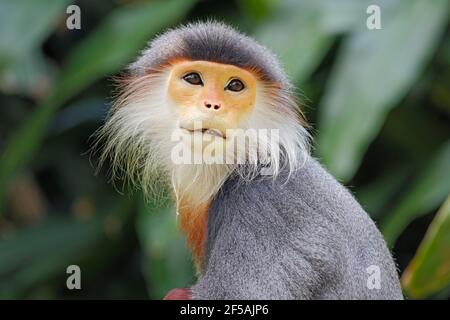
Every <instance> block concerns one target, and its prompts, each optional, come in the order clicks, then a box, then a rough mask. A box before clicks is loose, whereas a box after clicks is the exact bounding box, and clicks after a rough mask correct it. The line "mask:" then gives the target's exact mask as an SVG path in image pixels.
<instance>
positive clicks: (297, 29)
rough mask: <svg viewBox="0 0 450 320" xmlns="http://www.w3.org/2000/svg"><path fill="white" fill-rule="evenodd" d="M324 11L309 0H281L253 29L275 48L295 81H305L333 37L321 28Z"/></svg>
mask: <svg viewBox="0 0 450 320" xmlns="http://www.w3.org/2000/svg"><path fill="white" fill-rule="evenodd" d="M320 18H321V11H320V10H319V8H318V7H317V6H315V5H312V3H310V2H309V1H281V2H280V3H279V5H278V6H277V7H276V9H275V10H274V12H273V13H272V15H271V17H270V19H268V20H267V21H265V22H264V24H262V25H261V26H260V27H259V28H258V29H257V30H255V32H254V36H255V38H256V39H257V40H258V41H260V42H261V43H262V44H264V45H266V46H267V47H269V48H270V49H272V50H273V51H274V52H275V54H277V56H278V57H279V58H280V60H281V61H282V63H283V65H284V67H285V69H286V71H287V72H288V74H289V76H290V78H291V79H292V80H293V81H294V82H295V83H301V82H303V81H305V80H306V79H307V78H308V77H309V76H310V74H311V73H312V72H313V71H314V70H315V68H316V67H317V66H318V65H319V63H320V62H321V61H322V58H323V57H324V55H325V54H326V52H327V51H328V49H329V47H330V46H331V44H332V40H333V37H332V36H331V35H330V34H329V32H327V31H326V30H324V28H322V24H321V19H320Z"/></svg>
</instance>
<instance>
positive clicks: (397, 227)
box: [380, 141, 450, 246]
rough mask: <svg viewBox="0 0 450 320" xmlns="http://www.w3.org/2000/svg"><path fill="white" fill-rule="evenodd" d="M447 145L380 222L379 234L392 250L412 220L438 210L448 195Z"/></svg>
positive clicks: (449, 160)
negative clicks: (381, 234) (382, 235)
mask: <svg viewBox="0 0 450 320" xmlns="http://www.w3.org/2000/svg"><path fill="white" fill-rule="evenodd" d="M449 172H450V141H449V142H447V143H446V144H445V145H444V146H443V147H442V148H441V149H440V150H439V152H438V153H437V154H436V155H435V157H434V158H433V159H431V160H430V161H429V162H428V165H427V166H426V167H425V168H424V169H423V170H422V171H421V172H420V173H419V175H418V177H417V179H416V180H415V181H414V183H413V184H412V187H411V188H409V189H408V190H406V192H405V196H404V197H403V198H402V199H401V200H400V201H399V202H398V204H397V206H396V207H395V208H394V209H393V210H392V212H390V213H389V214H388V215H386V218H385V219H384V220H383V221H382V222H381V226H380V227H381V231H382V233H383V234H384V236H385V239H386V241H387V242H388V244H390V245H391V246H392V245H393V244H394V242H395V240H396V239H397V237H398V235H399V234H400V233H401V232H402V231H403V229H404V228H405V227H406V226H407V225H408V224H409V223H410V222H411V221H412V220H414V219H415V218H417V217H419V216H420V215H422V214H425V213H427V212H430V211H431V210H434V209H435V208H437V207H438V206H439V204H440V203H442V201H443V200H444V199H445V197H446V196H447V195H448V193H449V192H450V179H449V177H448V175H449Z"/></svg>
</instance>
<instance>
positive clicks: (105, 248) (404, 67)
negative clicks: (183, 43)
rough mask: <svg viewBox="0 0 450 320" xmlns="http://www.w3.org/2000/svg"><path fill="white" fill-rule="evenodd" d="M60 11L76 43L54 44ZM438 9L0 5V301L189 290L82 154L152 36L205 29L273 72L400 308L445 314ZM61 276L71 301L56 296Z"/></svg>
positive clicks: (139, 217)
mask: <svg viewBox="0 0 450 320" xmlns="http://www.w3.org/2000/svg"><path fill="white" fill-rule="evenodd" d="M73 3H75V4H77V5H79V6H80V8H81V21H82V22H81V26H82V28H81V30H68V29H67V28H66V19H67V17H68V14H67V13H66V7H67V5H69V4H73ZM370 4H377V5H379V6H380V8H381V20H382V29H381V30H369V29H368V28H367V27H366V19H367V17H368V14H367V13H366V9H367V7H368V6H369V5H370ZM449 7H450V4H449V2H448V1H447V0H432V1H426V0H411V1H410V0H378V1H375V0H372V1H369V0H338V1H336V0H235V1H206V0H203V1H201V0H197V1H196V0H167V1H158V0H153V1H137V0H136V1H132V0H128V1H124V0H122V1H120V0H101V1H95V2H94V1H88V0H79V1H67V0H43V1H32V0H18V1H8V0H0V80H1V81H0V103H1V106H2V107H1V108H0V298H156V299H159V298H161V297H162V296H164V294H165V293H166V292H167V291H168V290H169V289H171V288H173V287H183V286H189V285H190V284H192V283H193V282H194V281H195V277H194V273H193V269H192V262H191V258H190V255H189V253H188V251H187V250H186V248H185V244H184V241H183V237H182V235H180V233H179V232H178V230H177V227H176V215H175V212H174V209H173V206H172V204H170V203H165V204H158V205H157V204H156V202H150V203H148V204H144V203H143V200H142V199H141V196H140V194H139V193H138V192H137V193H135V194H134V195H133V196H131V195H129V196H128V195H122V194H121V193H119V192H117V190H114V188H112V186H111V185H110V184H108V172H106V171H105V172H103V171H102V172H100V174H99V175H98V176H95V175H94V169H93V166H92V165H91V163H90V161H89V160H90V159H89V156H88V155H87V154H86V152H87V150H88V149H89V142H88V140H89V137H90V135H91V134H92V133H93V132H94V131H95V129H96V128H98V126H99V125H100V124H101V123H102V121H103V118H104V116H105V113H106V111H107V109H108V106H109V101H110V98H109V97H110V96H111V91H112V88H111V82H110V80H109V78H110V77H111V76H114V75H115V74H117V73H118V72H120V70H121V69H122V68H123V67H124V66H125V65H126V64H127V63H129V62H131V61H132V60H133V59H134V58H135V57H136V55H137V54H138V53H139V50H141V49H142V48H143V47H144V46H145V43H146V41H148V40H149V39H151V38H152V37H153V36H154V35H155V34H157V33H159V32H162V31H163V30H164V29H165V28H167V27H171V26H175V25H177V24H178V23H180V22H187V21H195V20H198V19H203V20H204V19H207V18H211V17H214V18H216V19H220V20H224V21H226V22H228V23H231V24H233V25H235V26H237V27H238V28H239V29H241V30H242V31H244V32H246V33H248V34H251V35H253V36H254V37H255V38H256V39H258V40H259V41H260V42H262V43H263V44H265V45H267V46H268V47H270V48H271V49H273V51H274V52H275V53H276V54H277V55H278V56H279V58H280V60H281V61H282V63H283V65H284V66H285V68H286V70H287V72H288V73H289V76H290V77H291V79H292V81H293V82H294V83H295V84H296V86H297V87H298V88H299V92H298V95H299V98H300V99H301V100H303V109H304V111H305V113H306V115H307V118H308V119H309V120H310V122H311V123H312V125H313V127H314V129H312V134H313V135H314V136H315V138H316V145H315V149H314V154H315V156H316V157H318V158H319V159H320V160H321V161H322V162H323V163H324V164H325V166H326V167H327V168H328V169H329V170H330V171H331V172H332V173H333V174H334V175H335V176H336V177H338V179H339V180H340V181H342V182H343V183H345V184H346V185H347V186H349V187H350V188H351V190H352V191H353V192H354V193H355V195H356V197H357V198H358V199H359V201H360V202H361V203H362V205H363V206H364V207H365V208H366V209H367V211H368V212H369V214H371V216H372V217H373V218H374V219H375V220H376V221H377V223H378V224H379V226H380V228H381V230H382V232H383V233H384V235H385V237H386V240H387V241H388V243H389V245H390V246H391V248H392V249H393V252H394V255H395V256H396V258H397V262H398V264H399V269H400V272H401V273H403V276H402V283H403V285H404V289H405V293H406V294H407V295H408V296H409V297H410V298H426V297H430V298H448V297H449V294H450V267H449V266H450V255H449V254H450V240H449V238H448V237H449V235H450V224H449V216H450V215H449V212H450V211H449V201H450V200H448V199H449V198H448V197H449V194H450V92H449V90H448V89H449V87H450V68H449V66H450V38H449V11H450V10H449V9H450V8H449ZM122 191H123V193H126V194H130V192H128V190H122ZM446 198H447V201H446V202H445V203H444V201H445V199H446ZM440 206H441V209H439V211H438V213H437V214H436V211H437V210H438V208H439V207H440ZM427 229H428V230H427ZM422 239H423V240H422ZM416 251H417V252H416ZM71 264H78V265H79V266H80V267H81V270H82V290H80V291H69V290H67V289H66V288H65V280H66V277H67V274H66V268H67V266H68V265H71ZM405 269H406V271H404V270H405Z"/></svg>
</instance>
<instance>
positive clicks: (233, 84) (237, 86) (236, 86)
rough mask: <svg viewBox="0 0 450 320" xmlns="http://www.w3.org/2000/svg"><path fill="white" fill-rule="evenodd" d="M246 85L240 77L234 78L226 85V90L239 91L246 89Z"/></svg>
mask: <svg viewBox="0 0 450 320" xmlns="http://www.w3.org/2000/svg"><path fill="white" fill-rule="evenodd" d="M244 88H245V86H244V84H243V83H242V81H241V80H239V79H233V80H231V81H230V82H229V83H228V85H227V86H226V87H225V90H230V91H234V92H239V91H242V90H244Z"/></svg>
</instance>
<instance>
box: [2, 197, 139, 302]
mask: <svg viewBox="0 0 450 320" xmlns="http://www.w3.org/2000/svg"><path fill="white" fill-rule="evenodd" d="M132 206H133V202H132V201H131V200H130V199H127V198H118V200H114V201H112V203H108V204H106V205H105V206H104V207H103V208H102V209H100V210H99V211H98V212H96V214H95V215H94V216H93V217H92V218H90V219H89V220H86V221H78V220H75V219H73V218H68V217H55V216H53V217H50V218H48V219H47V220H45V221H44V222H43V223H42V224H40V225H38V226H35V227H30V228H26V229H22V230H20V231H19V232H18V233H17V234H15V235H13V236H12V237H10V238H9V239H7V240H4V241H1V242H0V298H20V297H23V294H24V293H25V292H26V290H28V289H30V288H32V287H34V286H37V285H39V284H42V283H46V281H50V280H51V279H64V278H65V277H66V273H65V272H66V268H67V267H68V266H69V265H71V264H82V265H80V267H81V268H82V271H83V273H84V274H88V273H89V272H88V271H89V270H88V269H89V268H88V265H87V263H85V262H86V261H87V258H88V257H92V256H95V261H94V262H97V263H101V262H102V261H103V263H104V261H106V260H108V259H110V257H111V256H114V255H115V254H117V253H118V252H120V245H121V244H122V243H123V242H124V239H120V237H118V235H117V234H113V232H116V231H118V230H119V229H118V227H119V228H120V226H121V225H123V224H125V223H126V221H127V220H128V219H129V218H130V213H131V208H132ZM63 286H64V282H62V284H58V287H63Z"/></svg>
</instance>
